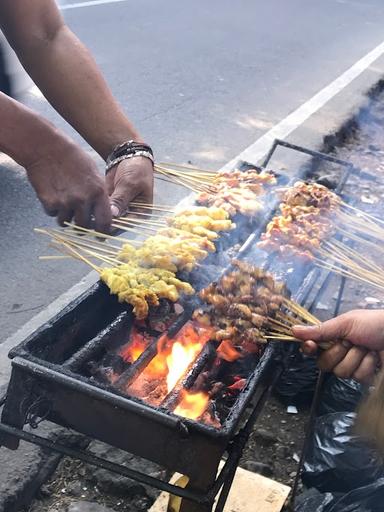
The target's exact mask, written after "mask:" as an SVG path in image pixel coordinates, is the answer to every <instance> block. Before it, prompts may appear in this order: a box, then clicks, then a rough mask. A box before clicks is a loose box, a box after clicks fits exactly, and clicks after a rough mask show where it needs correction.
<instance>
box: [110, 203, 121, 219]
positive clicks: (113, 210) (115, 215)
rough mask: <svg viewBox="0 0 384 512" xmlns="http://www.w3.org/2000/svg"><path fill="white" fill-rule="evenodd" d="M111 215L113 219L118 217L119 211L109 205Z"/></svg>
mask: <svg viewBox="0 0 384 512" xmlns="http://www.w3.org/2000/svg"><path fill="white" fill-rule="evenodd" d="M111 213H112V215H113V217H118V216H119V213H120V212H119V209H118V207H117V206H115V205H114V204H112V205H111Z"/></svg>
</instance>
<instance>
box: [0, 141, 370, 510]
mask: <svg viewBox="0 0 384 512" xmlns="http://www.w3.org/2000/svg"><path fill="white" fill-rule="evenodd" d="M279 146H282V147H285V148H288V149H292V150H294V151H299V152H301V153H304V154H307V155H309V156H312V157H313V158H317V159H321V160H326V161H329V162H332V163H335V164H338V165H341V166H342V167H344V168H345V171H344V173H343V175H342V177H341V180H340V182H339V184H338V187H337V189H336V191H337V192H340V191H341V190H342V188H343V186H344V184H345V183H346V181H347V179H348V177H349V175H350V174H351V173H357V174H360V175H364V176H365V177H367V178H368V179H375V177H374V176H373V175H371V174H369V173H366V172H364V171H361V170H360V169H358V168H356V167H354V166H353V164H351V163H349V162H346V161H343V160H340V159H337V158H334V157H331V156H329V155H326V154H324V153H320V152H317V151H313V150H309V149H307V148H303V147H301V146H297V145H294V144H291V143H287V142H285V141H281V140H275V142H274V143H273V145H272V147H271V150H270V151H269V153H268V154H267V156H266V158H265V160H264V163H263V167H266V166H267V165H268V163H269V162H270V160H271V158H272V156H273V153H274V151H275V150H276V149H277V147H279ZM270 213H273V210H272V209H271V212H270ZM264 226H265V225H264ZM258 233H259V230H258ZM256 238H257V234H256V233H254V234H253V235H251V236H250V237H249V238H248V240H247V242H246V243H245V244H244V246H243V247H242V250H241V253H240V256H242V255H244V254H246V252H247V250H248V248H249V247H251V246H252V244H253V242H254V241H255V239H256ZM308 270H309V272H308V274H307V276H306V278H305V279H304V282H303V285H302V287H301V288H300V291H299V292H298V294H296V300H298V301H299V302H301V303H302V304H304V303H305V302H306V300H307V299H308V296H309V294H310V292H311V290H312V289H313V283H314V282H315V281H316V279H317V278H318V277H319V276H320V275H321V274H323V273H324V272H323V271H320V272H319V269H317V268H312V269H308ZM330 274H331V272H328V273H327V275H326V276H325V279H324V281H323V283H322V285H321V286H320V288H319V290H318V291H317V293H316V296H315V298H314V299H313V301H312V306H313V305H314V304H315V302H316V301H317V300H318V298H319V296H321V294H322V293H323V291H324V290H325V288H326V286H327V284H328V281H329V276H330ZM344 285H345V279H342V281H341V283H340V288H339V294H338V299H337V304H336V314H337V311H338V308H339V307H340V304H341V300H342V295H343V290H344ZM95 289H96V288H94V290H95ZM87 300H90V294H89V293H88V295H87V294H85V296H82V297H81V298H80V299H79V304H80V303H81V302H82V301H83V302H84V301H85V302H86V301H87ZM62 320H63V318H62V317H60V315H59V321H62ZM26 342H27V340H26ZM26 342H24V343H23V344H22V346H21V352H24V353H25V347H26ZM91 342H93V343H95V339H93V340H91ZM277 345H278V344H277V343H275V344H271V345H270V347H268V348H267V350H266V352H267V354H264V356H265V357H264V356H263V357H264V363H265V364H266V365H267V362H268V361H269V360H270V358H272V357H275V358H277V359H279V354H280V355H283V354H282V351H281V350H280V349H278V348H277ZM289 348H290V347H288V351H289ZM292 348H293V347H292ZM12 352H13V357H14V360H13V365H14V367H15V368H17V367H18V368H23V369H27V371H28V372H30V373H31V375H35V376H36V375H39V373H40V371H44V372H46V371H47V370H50V371H52V368H51V369H49V368H47V367H44V368H41V370H40V369H39V364H38V361H34V358H33V357H32V358H30V361H27V362H26V361H25V360H24V361H23V360H22V359H23V358H22V357H20V356H21V353H20V349H19V350H14V351H12ZM283 359H284V358H283V357H280V361H278V363H279V364H277V366H276V368H274V370H273V375H272V376H271V379H270V381H269V383H268V384H267V385H266V386H265V387H264V389H263V390H262V391H261V393H259V396H258V397H257V400H256V402H255V403H254V404H253V409H252V412H251V414H250V415H249V417H248V420H247V421H246V423H245V425H244V426H243V427H242V428H241V429H240V430H239V431H238V432H237V433H236V434H235V435H233V434H234V431H235V428H236V426H237V424H238V421H240V413H241V412H244V409H243V407H244V406H246V405H247V404H248V400H246V402H245V403H242V404H241V407H240V409H239V407H236V408H235V409H237V410H235V411H234V413H233V414H232V417H233V418H234V419H235V420H236V421H235V422H234V423H232V425H231V428H230V429H229V430H227V431H225V430H223V432H222V433H221V435H220V436H219V437H224V438H226V439H229V438H231V439H230V442H229V444H228V445H227V446H226V451H227V452H228V458H227V461H226V463H225V465H224V467H223V469H222V470H221V472H220V474H219V475H218V476H217V478H216V477H215V475H214V477H213V480H211V481H210V484H209V485H208V486H206V487H205V488H204V486H201V482H194V481H193V479H192V482H190V484H191V485H189V486H188V487H187V488H186V489H182V488H180V487H177V486H175V485H171V484H169V483H167V482H163V481H161V480H158V479H156V478H153V477H150V476H148V475H145V474H143V473H141V472H139V471H135V470H131V469H129V468H126V467H124V466H121V465H118V464H115V463H112V462H110V461H108V460H107V459H103V458H100V457H96V456H94V455H93V454H91V453H89V452H87V451H85V450H80V449H75V448H70V447H67V446H65V445H62V444H58V443H55V442H53V441H50V440H49V439H46V438H44V437H41V436H38V435H36V434H32V433H31V432H25V431H24V430H22V428H18V427H17V426H12V425H7V424H3V423H0V434H1V433H2V434H3V435H4V436H5V437H7V438H8V439H12V438H13V439H22V440H24V441H27V442H30V443H33V444H36V445H39V446H41V447H44V448H47V449H49V450H52V451H55V452H58V453H61V454H63V455H67V456H70V457H73V458H76V459H79V460H82V461H83V462H86V463H88V464H93V465H95V466H98V467H102V468H104V469H107V470H109V471H112V472H114V473H117V474H120V475H122V476H126V477H128V478H131V479H133V480H136V481H138V482H140V483H143V484H148V485H151V486H154V487H156V488H158V489H160V490H163V491H166V492H169V493H172V494H175V495H177V496H180V497H182V498H183V505H182V512H187V511H188V512H202V511H204V512H208V511H210V510H212V506H213V502H214V499H215V497H216V496H217V495H218V493H219V492H220V489H221V493H220V495H219V498H218V502H217V506H216V508H215V512H222V510H223V508H224V505H225V502H226V499H227V497H228V493H229V490H230V487H231V484H232V481H233V478H234V475H235V472H236V468H237V466H238V463H239V460H240V458H241V455H242V452H243V449H244V446H245V444H246V442H247V440H248V437H249V435H250V433H251V431H252V428H253V425H254V424H255V422H256V420H257V418H258V416H259V414H260V411H261V410H262V407H263V405H264V403H265V401H266V400H267V398H268V396H269V394H270V392H271V389H272V388H273V386H274V384H275V382H276V380H277V379H278V377H279V375H280V374H281V372H282V370H283V366H284V360H283ZM262 360H263V358H262V359H261V361H262ZM73 363H74V361H72V364H73ZM261 373H262V372H261ZM261 373H260V374H259V375H256V376H255V375H254V376H253V378H251V382H250V383H249V384H248V385H249V388H250V393H249V394H248V397H250V396H251V395H254V394H255V392H256V390H257V388H258V385H259V383H260V382H259V381H260V377H261ZM76 378H78V376H77V375H76ZM65 380H66V383H67V384H68V383H69V382H70V379H69V375H67V376H65ZM81 385H82V386H84V382H83V383H82V384H81ZM26 386H28V383H26ZM73 387H74V389H76V386H75V383H73ZM89 387H90V388H91V387H92V386H89ZM320 388H321V385H320V384H319V385H318V388H317V390H316V394H315V399H314V401H315V402H316V400H317V399H318V397H319V393H320ZM94 389H96V391H97V392H102V393H103V394H104V395H105V393H106V391H105V390H101V389H98V388H94ZM92 393H94V391H92ZM92 393H91V395H92ZM91 395H90V396H91ZM109 395H110V396H108V400H111V402H110V403H111V405H112V406H113V404H115V405H117V404H118V405H121V404H122V403H123V397H119V396H118V395H116V394H115V395H112V394H111V393H109ZM5 401H6V397H4V398H3V399H1V400H0V406H2V405H3V404H4V402H5ZM124 402H125V405H124V407H125V408H128V409H129V408H133V409H134V410H136V412H140V414H141V416H143V417H145V418H150V417H151V418H152V419H154V418H155V416H156V421H161V422H164V424H167V425H168V426H169V427H170V428H171V429H174V428H175V427H176V428H177V429H179V430H181V432H182V431H183V430H185V429H186V431H185V432H184V433H185V434H186V433H188V432H189V430H191V431H197V432H199V431H200V435H207V428H206V427H202V426H201V425H199V424H198V423H196V422H189V421H188V420H186V421H181V420H180V419H179V418H177V417H175V416H174V415H168V414H165V413H160V412H159V411H154V410H153V409H152V408H150V407H146V406H145V405H144V406H143V404H142V403H141V404H136V403H135V402H134V401H132V403H131V404H130V405H127V404H128V401H126V400H124ZM313 410H314V407H313ZM312 414H314V412H313V413H312ZM312 414H311V417H312ZM236 415H237V417H236ZM208 430H210V429H208ZM211 430H213V429H211ZM224 434H225V435H224ZM307 435H308V434H307ZM208 437H210V436H208ZM214 437H216V436H213V438H214ZM213 438H212V439H213ZM212 439H211V440H212ZM223 441H224V439H223ZM224 448H225V447H224ZM303 453H304V451H303ZM303 457H304V455H303V454H302V459H303ZM299 471H300V466H299ZM211 477H212V474H211ZM296 486H297V484H296Z"/></svg>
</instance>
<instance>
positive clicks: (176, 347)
mask: <svg viewBox="0 0 384 512" xmlns="http://www.w3.org/2000/svg"><path fill="white" fill-rule="evenodd" d="M203 345H204V343H202V341H201V340H198V341H197V342H192V343H188V345H183V344H182V343H180V342H179V341H176V342H175V343H174V344H173V346H172V352H171V353H170V354H169V356H168V357H167V358H166V360H167V367H168V375H167V388H168V393H169V392H170V391H171V390H172V389H173V388H174V387H175V386H176V383H177V381H178V380H179V379H180V377H182V375H184V373H185V372H186V371H187V369H188V366H189V365H190V364H191V362H192V361H194V360H195V359H196V357H197V355H198V354H199V352H200V351H201V349H202V348H203Z"/></svg>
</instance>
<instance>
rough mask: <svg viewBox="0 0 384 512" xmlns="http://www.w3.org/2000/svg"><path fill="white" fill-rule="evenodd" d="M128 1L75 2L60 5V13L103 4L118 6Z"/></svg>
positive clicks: (94, 0) (91, 0)
mask: <svg viewBox="0 0 384 512" xmlns="http://www.w3.org/2000/svg"><path fill="white" fill-rule="evenodd" d="M127 1H128V0H89V1H88V2H76V3H73V4H64V5H60V6H59V8H60V10H61V11H68V10H69V9H79V8H80V7H93V6H95V5H103V4H118V3H121V2H127Z"/></svg>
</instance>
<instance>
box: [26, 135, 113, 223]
mask: <svg viewBox="0 0 384 512" xmlns="http://www.w3.org/2000/svg"><path fill="white" fill-rule="evenodd" d="M25 168H26V171H27V175H28V178H29V181H30V182H31V184H32V186H33V188H34V189H35V192H36V194H37V196H38V198H39V199H40V201H41V203H42V205H43V207H44V209H45V211H46V213H47V214H48V215H50V216H52V217H57V221H58V223H59V224H60V225H62V226H63V225H64V223H65V222H70V221H71V220H72V219H73V221H74V222H75V223H76V224H77V225H79V226H82V227H86V228H89V227H92V228H94V229H95V230H96V231H100V232H102V233H108V232H109V229H110V225H111V220H112V215H111V207H110V204H109V200H108V195H107V191H106V189H105V185H104V182H103V179H102V178H101V176H100V175H99V173H98V172H97V169H96V166H95V163H94V162H93V160H92V158H91V157H90V156H89V155H87V153H85V152H84V151H83V150H81V149H80V148H79V147H78V146H76V145H75V144H74V143H73V142H72V141H70V140H69V139H66V138H65V137H58V139H57V140H55V143H54V144H52V145H50V149H49V151H47V152H45V153H44V156H43V157H42V158H39V159H38V160H37V161H33V162H31V163H28V164H27V165H25Z"/></svg>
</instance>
